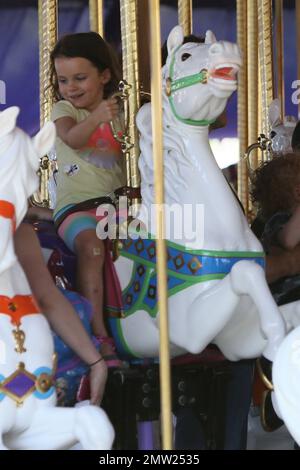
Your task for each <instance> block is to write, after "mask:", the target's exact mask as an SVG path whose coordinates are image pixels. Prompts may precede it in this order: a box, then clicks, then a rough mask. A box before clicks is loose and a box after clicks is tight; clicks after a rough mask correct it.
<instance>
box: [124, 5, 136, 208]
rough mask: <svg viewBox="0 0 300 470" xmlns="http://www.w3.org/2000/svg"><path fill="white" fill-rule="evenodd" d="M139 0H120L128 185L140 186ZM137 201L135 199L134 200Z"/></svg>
mask: <svg viewBox="0 0 300 470" xmlns="http://www.w3.org/2000/svg"><path fill="white" fill-rule="evenodd" d="M136 2H137V0H120V15H121V34H122V57H123V78H124V80H125V81H126V82H127V83H128V85H129V87H130V92H129V103H128V104H129V116H128V117H129V128H128V140H127V149H126V152H125V155H126V170H127V186H132V187H133V188H138V187H139V186H140V175H139V170H138V157H139V145H138V142H139V140H138V131H137V127H136V125H135V115H136V113H137V110H138V109H139V107H140V89H139V70H138V52H137V3H136ZM133 202H135V201H133Z"/></svg>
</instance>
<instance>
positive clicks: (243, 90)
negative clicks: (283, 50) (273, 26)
mask: <svg viewBox="0 0 300 470" xmlns="http://www.w3.org/2000/svg"><path fill="white" fill-rule="evenodd" d="M236 14H237V41H238V45H239V47H240V49H241V51H242V55H243V65H242V67H241V69H240V72H239V80H238V138H239V153H240V161H239V164H238V196H239V198H240V201H241V202H242V204H243V206H244V209H245V211H246V215H248V170H247V165H246V162H245V160H244V158H243V157H244V154H245V151H246V148H247V147H248V98H247V97H248V95H247V0H237V2H236Z"/></svg>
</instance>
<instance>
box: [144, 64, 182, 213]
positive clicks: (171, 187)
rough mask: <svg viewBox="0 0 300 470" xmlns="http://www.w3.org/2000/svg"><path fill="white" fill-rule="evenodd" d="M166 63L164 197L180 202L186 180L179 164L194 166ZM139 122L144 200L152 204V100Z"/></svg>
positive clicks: (171, 201) (147, 204)
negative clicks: (169, 85)
mask: <svg viewBox="0 0 300 470" xmlns="http://www.w3.org/2000/svg"><path fill="white" fill-rule="evenodd" d="M166 72H167V66H166V65H165V66H164V67H163V69H162V81H163V95H162V99H163V146H164V177H165V200H166V202H167V203H169V204H172V203H179V202H180V200H179V198H178V191H177V187H178V186H180V187H181V188H182V186H185V187H186V188H187V184H186V183H185V182H184V181H183V179H182V175H181V174H180V172H179V164H180V165H187V166H191V162H190V161H189V159H188V158H187V156H186V155H185V152H184V150H183V142H182V132H183V131H182V128H181V129H180V131H179V129H178V123H177V121H176V119H175V117H174V116H173V114H172V112H171V109H170V104H169V99H168V97H167V95H166V92H165V81H166V75H167V73H166ZM137 125H138V128H139V131H140V149H141V154H140V158H139V169H140V173H141V193H142V200H143V204H145V205H146V206H148V207H150V205H151V204H154V161H153V156H152V151H153V139H152V123H151V104H150V103H147V104H145V105H144V106H142V108H141V109H140V111H139V112H138V115H137Z"/></svg>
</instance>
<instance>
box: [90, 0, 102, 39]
mask: <svg viewBox="0 0 300 470" xmlns="http://www.w3.org/2000/svg"><path fill="white" fill-rule="evenodd" d="M89 16H90V29H91V31H95V32H96V33H99V34H100V36H102V37H104V21H103V0H89Z"/></svg>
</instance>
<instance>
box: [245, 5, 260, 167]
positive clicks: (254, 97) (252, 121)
mask: <svg viewBox="0 0 300 470" xmlns="http://www.w3.org/2000/svg"><path fill="white" fill-rule="evenodd" d="M257 26H258V25H257V0H250V1H249V0H248V2H247V42H248V58H247V75H248V80H247V90H248V145H251V144H253V142H255V141H256V140H257V135H258V109H257V103H258V43H257V35H258V30H257ZM251 157H252V158H251V167H252V168H253V167H254V168H256V167H257V163H258V161H257V150H255V151H254V152H253V153H252V156H251Z"/></svg>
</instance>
